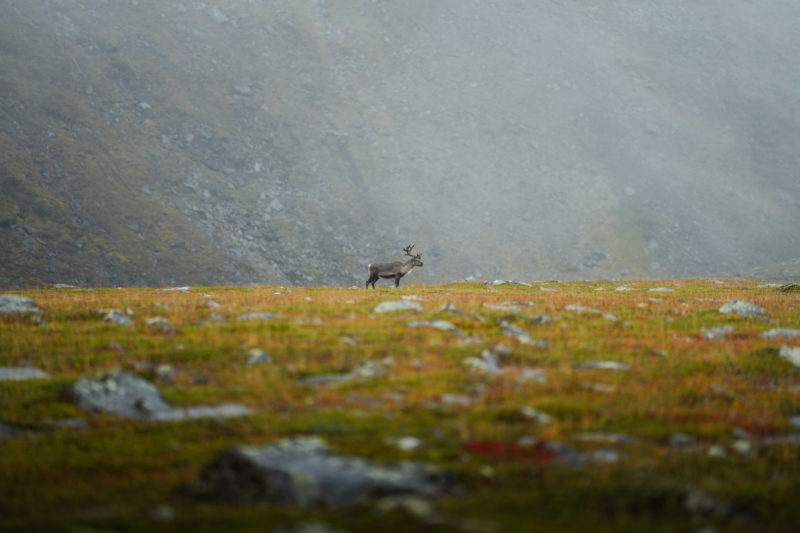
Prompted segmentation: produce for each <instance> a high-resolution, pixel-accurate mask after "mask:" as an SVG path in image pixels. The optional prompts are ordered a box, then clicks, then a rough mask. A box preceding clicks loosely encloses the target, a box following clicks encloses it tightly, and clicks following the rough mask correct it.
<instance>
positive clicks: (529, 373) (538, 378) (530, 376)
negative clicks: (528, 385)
mask: <svg viewBox="0 0 800 533" xmlns="http://www.w3.org/2000/svg"><path fill="white" fill-rule="evenodd" d="M517 381H535V382H536V383H547V374H546V373H545V371H544V370H543V369H541V368H523V369H522V372H520V373H519V376H517Z"/></svg>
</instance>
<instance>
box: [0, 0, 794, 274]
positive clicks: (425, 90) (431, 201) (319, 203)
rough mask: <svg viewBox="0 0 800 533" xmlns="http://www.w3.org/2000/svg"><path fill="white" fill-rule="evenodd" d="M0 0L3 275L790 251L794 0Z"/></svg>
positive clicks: (501, 269) (755, 256) (722, 265)
mask: <svg viewBox="0 0 800 533" xmlns="http://www.w3.org/2000/svg"><path fill="white" fill-rule="evenodd" d="M3 7H4V16H3V17H2V18H0V69H2V70H1V71H2V73H3V75H2V78H0V91H1V92H2V101H0V135H2V152H1V153H2V158H1V159H0V161H2V163H0V179H1V180H2V185H1V186H2V192H3V194H2V195H0V239H2V242H3V244H4V246H3V247H2V251H0V254H1V255H0V260H1V261H2V264H3V268H2V270H0V285H6V286H13V285H36V284H41V283H53V282H74V283H86V284H93V285H98V284H151V285H152V284H172V283H204V284H215V283H257V282H263V283H274V284H279V283H304V284H315V283H337V284H353V283H358V284H360V283H362V282H363V279H362V278H365V275H364V272H363V271H364V268H365V265H366V263H368V262H371V261H376V260H388V259H395V258H398V257H399V256H400V255H401V253H400V248H401V247H402V246H403V245H405V244H407V243H408V242H411V241H416V242H417V243H418V244H417V246H418V248H419V249H420V250H421V251H423V253H424V257H423V259H426V260H427V261H426V266H425V267H424V268H423V269H419V270H418V271H415V272H414V274H413V275H412V276H413V277H415V278H417V279H418V280H424V281H439V280H448V279H454V278H458V277H462V276H467V275H480V276H487V277H519V278H528V279H530V278H556V277H609V276H610V277H616V276H624V275H637V276H646V275H659V276H663V275H670V276H682V275H694V274H713V273H726V272H742V271H746V270H750V269H753V268H756V267H759V266H762V265H764V264H771V263H785V262H791V261H792V260H793V259H794V258H797V257H800V238H798V234H797V232H796V228H797V227H799V226H800V180H798V179H797V171H796V168H798V162H799V161H798V159H800V155H799V154H798V152H797V150H796V142H795V140H796V139H797V138H798V133H800V124H798V116H800V113H799V112H800V98H798V94H800V91H798V88H799V87H800V75H799V74H798V72H800V70H799V69H798V67H800V64H798V63H800V60H799V59H798V58H800V54H798V52H800V38H798V37H797V36H796V32H794V31H793V28H792V21H793V20H797V19H798V16H800V8H798V7H797V6H796V5H795V4H794V3H791V2H783V1H776V2H774V3H771V4H770V9H761V8H759V6H758V5H754V4H751V3H748V2H744V1H741V2H740V1H734V2H722V1H715V2H704V3H702V4H699V5H698V4H696V3H694V2H679V3H678V4H677V5H669V6H667V5H664V4H663V3H660V2H641V1H638V2H633V1H619V2H614V3H613V4H611V5H604V6H602V7H595V6H591V5H586V4H585V3H583V2H560V3H540V2H522V1H517V2H496V3H492V4H488V3H486V2H477V1H476V2H467V1H455V0H453V1H447V2H435V3H431V2H422V1H419V2H402V3H386V2H366V1H364V2H356V1H353V2H325V1H319V2H291V1H288V0H287V1H274V2H249V1H237V2H233V1H231V2H215V3H213V4H209V3H202V2H188V1H187V2H167V3H163V2H155V1H144V0H141V1H130V2H127V1H126V2H107V1H101V0H96V1H84V2H78V1H76V0H62V1H41V0H34V1H26V2H23V1H5V2H3Z"/></svg>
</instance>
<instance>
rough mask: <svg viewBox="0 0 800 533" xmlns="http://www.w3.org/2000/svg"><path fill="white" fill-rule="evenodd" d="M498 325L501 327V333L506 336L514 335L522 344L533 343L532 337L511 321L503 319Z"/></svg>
mask: <svg viewBox="0 0 800 533" xmlns="http://www.w3.org/2000/svg"><path fill="white" fill-rule="evenodd" d="M500 327H502V328H503V335H505V336H506V337H514V338H516V339H517V340H518V341H519V342H521V343H522V344H531V343H533V339H531V336H530V335H528V333H527V332H526V331H523V330H522V329H520V328H518V327H517V326H515V325H514V324H512V323H511V322H506V321H505V320H503V321H502V322H501V323H500Z"/></svg>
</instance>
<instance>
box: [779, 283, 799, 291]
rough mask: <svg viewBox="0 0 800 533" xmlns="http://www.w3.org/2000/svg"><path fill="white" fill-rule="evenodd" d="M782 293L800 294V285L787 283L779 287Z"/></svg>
mask: <svg viewBox="0 0 800 533" xmlns="http://www.w3.org/2000/svg"><path fill="white" fill-rule="evenodd" d="M779 290H780V291H781V292H800V283H787V284H786V285H781V286H780V287H779Z"/></svg>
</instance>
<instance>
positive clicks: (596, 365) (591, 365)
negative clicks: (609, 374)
mask: <svg viewBox="0 0 800 533" xmlns="http://www.w3.org/2000/svg"><path fill="white" fill-rule="evenodd" d="M575 368H576V369H578V370H630V367H629V366H628V365H626V364H623V363H618V362H617V361H589V362H588V363H582V364H580V365H576V366H575Z"/></svg>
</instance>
